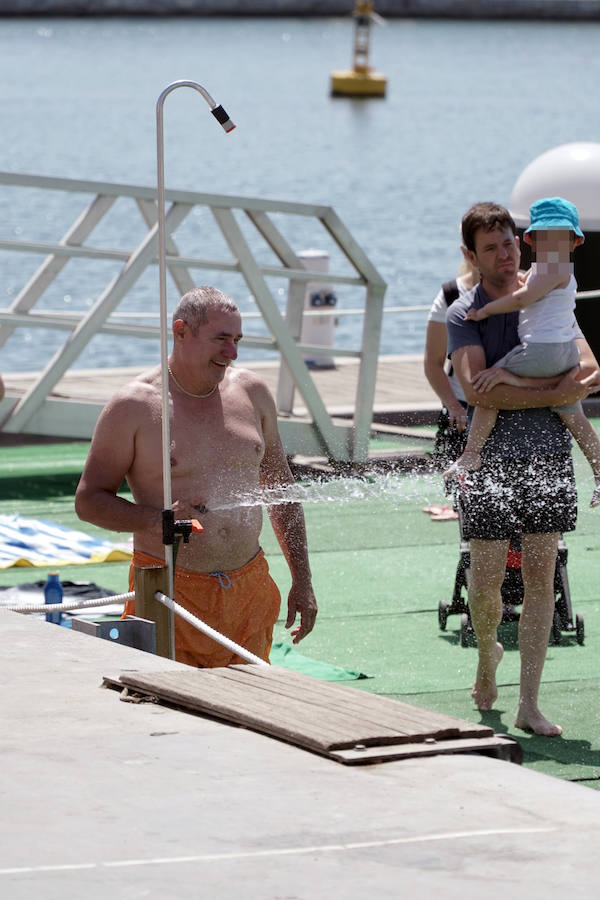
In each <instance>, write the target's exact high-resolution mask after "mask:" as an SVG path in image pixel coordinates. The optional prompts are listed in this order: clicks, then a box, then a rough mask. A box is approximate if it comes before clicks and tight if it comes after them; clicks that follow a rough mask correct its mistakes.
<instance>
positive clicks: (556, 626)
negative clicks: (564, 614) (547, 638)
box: [551, 609, 561, 644]
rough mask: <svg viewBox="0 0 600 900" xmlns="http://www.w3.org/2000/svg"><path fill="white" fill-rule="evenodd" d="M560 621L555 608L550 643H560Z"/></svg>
mask: <svg viewBox="0 0 600 900" xmlns="http://www.w3.org/2000/svg"><path fill="white" fill-rule="evenodd" d="M560 626H561V621H560V613H559V612H558V610H557V609H555V610H554V618H553V619H552V632H551V634H552V643H553V644H560V640H561V628H560Z"/></svg>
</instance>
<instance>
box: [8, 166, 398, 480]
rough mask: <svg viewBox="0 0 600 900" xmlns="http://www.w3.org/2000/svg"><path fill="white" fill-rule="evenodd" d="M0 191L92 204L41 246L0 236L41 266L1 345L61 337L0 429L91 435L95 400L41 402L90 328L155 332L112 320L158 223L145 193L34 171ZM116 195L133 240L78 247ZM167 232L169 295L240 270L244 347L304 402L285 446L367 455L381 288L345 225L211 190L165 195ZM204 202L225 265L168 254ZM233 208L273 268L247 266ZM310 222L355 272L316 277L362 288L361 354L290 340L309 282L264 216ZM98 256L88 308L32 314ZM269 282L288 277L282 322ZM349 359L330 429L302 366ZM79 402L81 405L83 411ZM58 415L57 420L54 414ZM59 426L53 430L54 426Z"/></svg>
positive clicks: (318, 209) (331, 217) (295, 336)
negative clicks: (349, 409)
mask: <svg viewBox="0 0 600 900" xmlns="http://www.w3.org/2000/svg"><path fill="white" fill-rule="evenodd" d="M0 185H10V186H12V187H22V188H37V189H46V190H52V191H67V192H71V193H76V194H83V195H92V197H93V199H92V200H91V202H90V203H89V204H88V205H87V207H86V208H85V209H84V210H83V212H82V213H81V215H79V217H78V218H77V219H76V221H75V222H74V223H73V225H72V226H71V227H70V228H69V229H68V230H67V232H66V233H65V234H64V236H63V237H62V238H61V239H60V240H59V241H58V242H57V243H42V242H31V241H22V240H16V239H0V250H9V251H12V252H15V251H18V252H23V253H28V254H40V255H42V256H43V257H44V260H43V262H42V264H41V265H40V266H39V268H38V269H37V271H36V272H35V274H34V275H33V276H32V277H31V278H30V279H29V281H28V282H27V284H26V285H25V286H24V287H23V288H22V290H20V292H19V293H18V295H17V297H16V298H15V299H14V301H13V302H12V304H11V305H10V307H8V308H5V309H0V347H2V346H3V345H4V343H5V342H6V341H7V340H8V338H9V337H10V336H11V334H12V333H13V332H14V331H15V329H16V328H20V327H24V326H26V327H32V326H33V327H43V328H52V329H62V330H66V331H67V332H68V334H67V338H66V340H65V342H64V344H63V345H62V346H61V347H60V348H59V349H58V350H57V352H56V353H55V354H54V356H53V358H52V359H51V360H50V361H49V363H48V364H47V365H46V367H45V369H44V370H43V371H42V372H41V373H40V374H39V377H38V378H37V380H36V381H35V383H34V384H33V385H32V386H31V387H30V388H29V389H28V390H27V392H26V393H25V394H24V395H23V396H22V397H21V398H20V399H19V400H18V402H16V403H14V402H13V403H12V404H10V403H9V404H8V407H7V400H6V399H5V400H4V402H3V404H2V405H1V406H0V414H4V421H3V422H2V426H1V430H2V431H5V432H11V433H21V432H23V433H38V434H59V435H63V436H65V437H90V436H91V433H92V431H93V427H94V424H95V421H96V419H97V416H98V414H99V412H100V408H101V407H100V405H99V404H93V403H91V402H90V403H89V404H85V403H83V404H81V403H74V402H73V401H62V405H63V407H65V408H64V409H62V410H61V411H60V413H59V410H58V406H59V404H60V403H61V401H60V400H58V399H57V398H56V397H52V396H50V395H51V393H52V391H53V389H54V388H55V386H56V384H57V383H58V381H59V380H60V379H61V378H62V376H63V375H64V374H65V372H66V371H67V370H68V369H69V368H70V366H71V365H72V364H73V362H74V361H75V360H76V359H77V357H78V356H79V355H80V353H81V352H82V350H83V349H84V348H85V346H86V345H87V343H88V342H89V341H90V340H91V338H92V337H94V335H95V334H97V333H109V334H112V335H121V336H129V337H131V336H135V337H157V338H158V336H159V329H158V327H157V326H154V325H144V324H141V323H140V324H126V323H123V322H122V321H117V320H116V319H112V320H111V318H110V317H111V315H112V314H113V313H114V312H115V310H116V309H117V307H118V305H119V303H120V302H121V300H122V299H123V298H124V297H125V295H126V294H127V292H128V291H129V290H130V289H131V288H132V287H133V285H134V284H135V283H136V281H137V280H138V279H139V278H140V276H141V275H142V273H143V272H144V271H145V270H146V269H147V268H148V266H150V265H153V264H156V262H157V256H158V226H157V216H158V213H157V205H156V190H155V189H154V188H150V187H143V186H136V185H127V184H112V183H103V182H95V181H82V180H75V179H66V178H54V177H46V176H36V175H21V174H16V173H2V172H0ZM121 197H125V198H131V199H132V200H133V201H134V202H135V203H136V204H137V207H138V209H139V211H140V213H141V215H142V217H143V220H144V222H145V224H146V226H147V228H148V232H147V233H146V234H145V235H144V237H143V239H142V240H141V242H140V243H139V244H138V246H136V247H135V248H134V249H132V250H131V251H127V250H110V249H100V248H95V247H93V246H88V245H87V244H86V241H87V239H88V238H89V237H90V235H91V233H92V232H93V230H94V228H95V227H96V226H97V225H98V224H99V222H100V221H101V220H102V219H103V218H104V216H105V215H106V213H107V212H108V211H109V210H110V209H111V207H112V206H113V204H114V203H115V201H116V200H117V199H119V198H121ZM165 200H166V203H167V204H169V205H168V209H167V212H166V235H167V247H166V249H167V256H166V263H167V268H168V271H169V273H170V275H171V277H172V278H173V280H174V282H175V284H176V286H177V288H178V290H179V291H180V293H185V291H187V290H189V289H190V288H191V287H193V286H194V284H195V282H194V280H193V278H192V277H191V275H190V270H193V269H212V270H216V271H224V272H235V273H239V274H240V275H241V276H242V277H243V278H244V280H245V282H246V284H247V286H248V288H249V290H250V292H251V293H252V295H253V297H254V299H255V301H256V305H257V307H258V309H259V310H260V313H261V315H262V317H263V319H264V321H265V323H266V326H267V328H268V331H269V333H270V337H260V336H255V337H254V338H250V339H248V340H246V339H245V344H246V345H248V346H254V347H263V348H264V349H266V350H277V351H279V353H280V355H281V362H282V369H284V370H285V373H286V377H287V378H289V379H290V383H292V384H293V388H295V389H297V390H298V392H299V393H300V395H301V396H302V398H303V400H304V404H305V406H306V409H307V411H308V416H307V418H306V419H302V420H296V421H294V418H293V417H291V418H281V419H280V429H281V432H282V437H283V440H284V444H285V447H286V451H287V452H288V453H289V454H290V455H292V454H294V453H298V452H302V453H312V454H318V455H325V456H327V457H328V458H330V459H332V460H336V461H340V462H358V461H363V460H365V459H366V458H367V454H368V443H369V433H370V428H371V420H372V413H373V400H374V395H375V380H376V373H377V360H378V354H379V341H380V336H381V322H382V316H383V298H384V294H385V290H386V284H385V282H384V280H383V279H382V277H381V276H380V275H379V273H378V272H377V270H376V269H375V267H374V266H373V264H372V263H371V262H370V260H369V259H368V257H367V256H366V254H365V253H364V252H363V250H362V249H361V248H360V247H359V245H358V244H357V243H356V241H355V240H354V238H353V237H352V235H351V233H350V232H349V230H348V229H347V228H346V226H345V225H344V224H343V222H342V221H341V220H340V218H339V217H338V216H337V214H336V213H335V211H334V210H333V209H332V208H331V207H329V206H322V205H318V204H308V203H295V202H286V201H277V200H266V199H259V198H248V197H229V196H225V195H220V194H206V193H196V192H192V191H180V190H166V191H165ZM198 206H203V207H207V208H208V209H209V210H210V212H211V213H212V216H213V218H214V220H215V222H216V225H217V226H218V228H219V229H220V231H221V233H222V235H223V238H224V239H225V242H226V244H227V246H228V247H229V250H230V251H231V254H232V258H231V259H228V260H215V259H203V258H201V257H187V256H186V257H184V256H181V255H180V254H179V252H178V249H177V246H176V244H175V241H174V238H173V235H174V233H175V232H176V230H177V228H178V226H179V225H180V224H181V223H182V222H183V221H184V219H185V218H186V217H187V216H188V214H189V213H190V212H191V211H192V210H193V209H194V207H198ZM234 211H241V212H243V213H244V214H245V216H246V217H247V219H248V220H249V221H250V222H251V223H252V224H253V226H254V229H255V231H256V232H257V233H258V234H260V235H261V236H262V239H263V240H264V241H265V242H266V244H267V245H268V246H269V247H270V248H271V250H272V251H273V253H274V254H275V256H276V257H277V259H278V260H279V261H280V265H262V264H259V263H258V262H257V260H256V259H255V256H254V254H253V252H252V250H251V247H250V245H249V243H248V241H247V239H246V237H245V235H244V233H243V231H242V229H241V227H240V225H239V223H238V221H237V219H236V217H235V215H234ZM277 213H284V214H286V215H292V216H303V217H312V218H314V219H316V220H317V221H318V222H319V223H320V224H321V225H322V226H323V227H324V228H325V230H326V231H327V232H328V234H329V235H330V236H331V238H333V240H334V242H335V244H336V245H337V247H338V248H339V249H340V250H341V251H342V254H343V256H344V257H345V258H346V260H347V261H348V262H349V263H350V265H351V267H352V269H353V271H354V273H355V274H354V275H348V274H340V273H335V272H333V273H330V274H327V275H325V274H319V276H318V279H319V282H326V283H331V284H332V285H335V284H338V285H339V284H350V285H358V286H361V287H363V288H364V289H365V306H364V315H363V330H362V342H361V347H360V349H354V350H349V349H348V348H341V347H340V348H336V347H327V348H324V347H322V346H313V345H307V344H301V343H300V342H299V335H300V332H301V316H302V309H303V299H304V293H305V290H306V285H307V284H308V283H309V282H310V281H314V279H315V275H314V273H311V272H310V271H308V270H307V269H306V268H305V266H304V264H303V262H302V260H301V259H300V258H299V257H298V255H297V254H296V252H295V251H294V250H293V249H292V247H291V246H290V244H289V243H288V241H287V239H286V238H285V237H284V235H283V234H282V233H281V231H280V230H279V228H278V227H277V225H276V224H275V222H274V221H273V219H272V218H271V214H277ZM81 257H84V258H87V259H96V260H98V259H104V260H113V261H116V262H121V263H122V268H121V269H120V271H119V272H118V273H117V275H116V276H114V277H113V278H112V280H111V281H110V282H109V283H108V284H107V286H106V287H105V288H104V290H103V291H102V292H101V293H100V295H99V296H98V299H97V300H96V302H95V303H94V304H93V305H92V306H91V308H90V309H89V310H88V311H86V312H85V313H83V314H81V315H80V316H78V317H74V316H66V315H64V314H62V313H56V312H43V311H42V312H40V311H38V312H36V311H34V307H35V304H36V303H37V301H38V300H39V299H40V297H41V296H42V295H43V294H44V292H45V291H46V290H47V288H48V287H49V285H50V284H51V283H52V282H53V281H54V279H55V278H56V277H57V276H58V274H59V273H60V272H61V270H62V269H63V268H64V266H65V265H66V264H67V262H68V261H69V260H70V259H74V258H81ZM272 276H277V277H281V278H283V279H286V280H287V281H288V282H289V293H288V310H287V316H286V317H284V316H283V315H282V314H281V312H280V311H279V308H278V307H277V304H276V302H275V299H274V297H273V294H272V292H271V290H270V288H269V286H268V284H267V281H266V278H268V277H272ZM308 355H310V356H311V357H314V356H318V355H328V356H352V357H356V358H358V359H359V376H358V382H357V388H356V395H355V403H354V416H353V419H352V420H351V421H350V420H349V421H348V422H347V423H345V424H340V422H339V420H338V421H337V422H334V420H333V419H332V417H331V415H330V414H329V413H328V411H327V409H326V407H325V404H324V402H323V399H322V397H321V396H320V394H319V391H318V390H317V388H316V386H315V383H314V381H313V379H312V377H311V374H310V371H309V369H308V368H307V366H306V364H305V362H304V356H308ZM86 407H88V408H87V409H86ZM57 413H59V414H58V417H57ZM57 429H58V430H57Z"/></svg>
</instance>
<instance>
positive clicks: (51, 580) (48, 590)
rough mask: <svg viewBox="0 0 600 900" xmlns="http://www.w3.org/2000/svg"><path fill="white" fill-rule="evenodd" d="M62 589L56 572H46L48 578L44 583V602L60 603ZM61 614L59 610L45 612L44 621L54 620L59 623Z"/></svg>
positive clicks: (56, 623)
mask: <svg viewBox="0 0 600 900" xmlns="http://www.w3.org/2000/svg"><path fill="white" fill-rule="evenodd" d="M62 599H63V589H62V584H61V583H60V579H59V577H58V572H48V580H47V581H46V584H45V585H44V603H62ZM62 616H63V614H62V613H61V612H51V613H46V622H54V624H55V625H60V622H61V619H62Z"/></svg>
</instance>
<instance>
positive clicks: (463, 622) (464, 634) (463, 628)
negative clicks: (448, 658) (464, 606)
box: [460, 613, 475, 647]
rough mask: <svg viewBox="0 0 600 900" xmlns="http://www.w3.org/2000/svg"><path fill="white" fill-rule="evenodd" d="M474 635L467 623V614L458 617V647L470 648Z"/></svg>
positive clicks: (468, 622)
mask: <svg viewBox="0 0 600 900" xmlns="http://www.w3.org/2000/svg"><path fill="white" fill-rule="evenodd" d="M474 635H475V632H474V631H473V626H472V625H471V622H470V621H469V616H468V614H467V613H463V614H462V616H461V617H460V646H461V647H470V646H471V645H472V644H473V637H474Z"/></svg>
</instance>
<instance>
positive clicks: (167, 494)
mask: <svg viewBox="0 0 600 900" xmlns="http://www.w3.org/2000/svg"><path fill="white" fill-rule="evenodd" d="M180 87H190V88H193V89H194V90H196V91H198V92H199V93H200V94H202V96H203V97H204V99H205V100H206V102H207V103H208V105H209V106H210V109H211V112H212V114H213V116H214V117H215V118H216V120H217V121H218V122H219V124H220V125H221V126H222V127H223V129H224V130H225V131H226V132H230V131H233V129H234V128H235V125H234V124H233V122H232V121H231V119H230V118H229V116H228V115H227V113H226V112H225V110H224V109H223V107H222V106H220V105H218V104H217V103H216V102H215V101H214V100H213V98H212V97H211V95H210V94H209V93H208V91H207V90H206V89H205V88H203V87H202V85H201V84H198V83H197V82H195V81H185V80H182V81H174V82H172V83H171V84H169V85H168V86H167V87H166V88H165V89H164V91H163V92H162V93H161V95H160V96H159V98H158V100H157V101H156V172H157V202H158V279H159V294H160V358H161V377H162V456H163V459H162V463H163V544H164V547H165V563H166V565H167V568H168V570H169V596H170V597H173V595H174V587H173V584H174V580H175V571H174V568H175V567H174V559H173V537H172V530H173V529H172V528H171V536H170V540H169V539H167V540H165V537H166V532H165V515H167V516H168V515H171V524H172V522H173V518H172V505H173V497H172V491H171V434H170V428H169V369H168V366H169V340H168V322H167V272H166V262H165V258H166V235H165V150H164V130H163V107H164V104H165V100H166V98H167V97H168V95H169V94H170V93H171V92H172V91H174V90H176V89H177V88H180ZM175 524H177V523H175ZM170 617H171V659H175V623H174V613H173V610H170Z"/></svg>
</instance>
